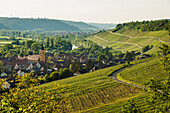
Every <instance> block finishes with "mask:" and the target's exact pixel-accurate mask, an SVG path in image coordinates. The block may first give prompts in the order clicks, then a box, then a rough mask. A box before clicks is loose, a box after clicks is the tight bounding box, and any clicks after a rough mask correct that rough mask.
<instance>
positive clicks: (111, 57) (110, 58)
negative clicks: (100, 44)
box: [108, 52, 114, 61]
mask: <svg viewBox="0 0 170 113" xmlns="http://www.w3.org/2000/svg"><path fill="white" fill-rule="evenodd" d="M113 58H114V57H113V55H112V53H111V52H109V57H108V60H109V61H111V60H113Z"/></svg>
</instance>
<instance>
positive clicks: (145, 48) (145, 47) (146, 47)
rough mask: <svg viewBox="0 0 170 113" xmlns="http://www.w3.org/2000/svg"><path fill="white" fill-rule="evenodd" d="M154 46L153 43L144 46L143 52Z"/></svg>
mask: <svg viewBox="0 0 170 113" xmlns="http://www.w3.org/2000/svg"><path fill="white" fill-rule="evenodd" d="M152 47H153V45H151V46H150V47H149V45H147V46H144V47H143V48H142V53H144V52H146V51H148V50H150V49H152Z"/></svg>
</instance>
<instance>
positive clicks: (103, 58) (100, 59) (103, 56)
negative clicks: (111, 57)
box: [98, 55, 107, 61]
mask: <svg viewBox="0 0 170 113" xmlns="http://www.w3.org/2000/svg"><path fill="white" fill-rule="evenodd" d="M106 59H107V58H106V56H105V55H99V57H98V60H99V61H102V60H106Z"/></svg>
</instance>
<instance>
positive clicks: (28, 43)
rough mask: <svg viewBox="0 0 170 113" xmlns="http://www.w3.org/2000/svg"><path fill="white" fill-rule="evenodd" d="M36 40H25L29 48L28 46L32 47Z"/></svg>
mask: <svg viewBox="0 0 170 113" xmlns="http://www.w3.org/2000/svg"><path fill="white" fill-rule="evenodd" d="M34 42H35V41H33V40H27V41H26V42H25V46H26V48H27V49H28V48H31V45H32V44H33V43H34Z"/></svg>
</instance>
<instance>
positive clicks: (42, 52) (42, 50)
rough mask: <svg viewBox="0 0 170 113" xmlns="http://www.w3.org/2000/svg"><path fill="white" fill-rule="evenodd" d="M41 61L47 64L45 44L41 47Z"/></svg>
mask: <svg viewBox="0 0 170 113" xmlns="http://www.w3.org/2000/svg"><path fill="white" fill-rule="evenodd" d="M39 56H40V61H43V62H45V49H44V46H43V44H42V45H41V49H40V50H39Z"/></svg>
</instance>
